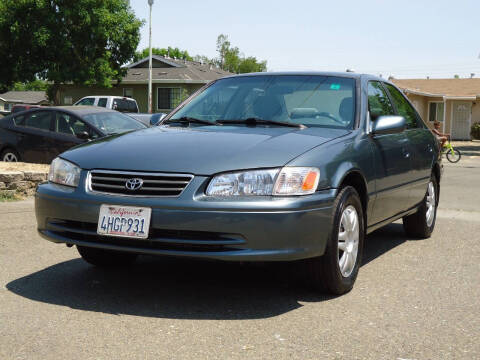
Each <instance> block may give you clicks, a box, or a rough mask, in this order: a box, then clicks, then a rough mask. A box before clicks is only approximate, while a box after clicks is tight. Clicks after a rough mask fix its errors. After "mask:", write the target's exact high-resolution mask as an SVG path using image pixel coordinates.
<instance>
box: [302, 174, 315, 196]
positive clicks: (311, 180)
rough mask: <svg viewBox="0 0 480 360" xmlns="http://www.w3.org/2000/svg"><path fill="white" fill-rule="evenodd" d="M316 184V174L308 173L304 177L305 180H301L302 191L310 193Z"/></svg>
mask: <svg viewBox="0 0 480 360" xmlns="http://www.w3.org/2000/svg"><path fill="white" fill-rule="evenodd" d="M316 183H317V173H316V172H313V171H310V172H309V173H308V174H307V176H306V177H305V180H303V184H302V190H303V191H310V190H312V189H313V188H314V187H315V184H316Z"/></svg>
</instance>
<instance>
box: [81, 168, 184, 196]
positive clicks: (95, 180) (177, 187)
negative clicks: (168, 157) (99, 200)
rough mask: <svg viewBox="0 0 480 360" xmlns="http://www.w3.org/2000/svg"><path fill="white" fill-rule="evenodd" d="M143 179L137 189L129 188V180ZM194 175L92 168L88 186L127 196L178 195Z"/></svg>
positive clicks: (91, 188) (96, 189) (104, 191)
mask: <svg viewBox="0 0 480 360" xmlns="http://www.w3.org/2000/svg"><path fill="white" fill-rule="evenodd" d="M131 179H141V180H142V182H143V184H142V186H141V187H140V188H139V189H137V190H129V189H127V187H126V184H127V181H128V180H131ZM192 179H193V175H190V174H165V173H162V174H161V173H143V172H124V171H107V170H92V171H90V173H89V176H88V180H87V186H88V190H89V191H93V192H100V193H109V194H118V195H127V196H178V195H180V194H181V193H182V191H183V190H184V189H185V188H186V187H187V185H188V184H189V183H190V181H191V180H192Z"/></svg>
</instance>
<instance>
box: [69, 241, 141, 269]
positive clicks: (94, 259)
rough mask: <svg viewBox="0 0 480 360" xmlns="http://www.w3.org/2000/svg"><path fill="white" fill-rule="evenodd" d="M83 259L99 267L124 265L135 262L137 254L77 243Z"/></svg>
mask: <svg viewBox="0 0 480 360" xmlns="http://www.w3.org/2000/svg"><path fill="white" fill-rule="evenodd" d="M77 250H78V253H79V254H80V256H81V257H82V259H83V260H85V261H86V262H88V263H89V264H92V265H95V266H100V267H111V266H122V265H123V266H125V265H131V264H133V263H134V262H135V259H136V258H137V254H132V253H128V252H122V251H114V250H107V249H99V248H93V247H86V246H80V245H77Z"/></svg>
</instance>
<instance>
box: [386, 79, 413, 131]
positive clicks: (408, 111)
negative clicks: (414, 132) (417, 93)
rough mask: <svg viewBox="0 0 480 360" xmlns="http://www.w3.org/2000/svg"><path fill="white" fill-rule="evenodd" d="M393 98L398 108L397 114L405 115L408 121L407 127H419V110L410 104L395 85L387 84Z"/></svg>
mask: <svg viewBox="0 0 480 360" xmlns="http://www.w3.org/2000/svg"><path fill="white" fill-rule="evenodd" d="M385 86H386V87H387V89H388V92H389V93H390V96H391V98H392V101H393V104H394V105H395V108H396V109H397V114H398V115H400V116H403V117H404V118H405V121H406V128H407V129H413V128H416V127H418V125H419V123H418V121H417V112H416V111H415V109H414V108H413V107H412V106H411V105H410V103H409V102H408V101H407V100H406V99H405V98H404V97H403V95H402V94H401V93H400V91H398V90H397V89H396V88H395V87H393V86H392V85H390V84H385Z"/></svg>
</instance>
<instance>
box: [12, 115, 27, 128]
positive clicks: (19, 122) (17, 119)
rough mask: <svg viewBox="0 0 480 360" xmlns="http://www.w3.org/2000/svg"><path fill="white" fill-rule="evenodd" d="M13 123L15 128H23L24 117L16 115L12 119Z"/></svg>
mask: <svg viewBox="0 0 480 360" xmlns="http://www.w3.org/2000/svg"><path fill="white" fill-rule="evenodd" d="M13 121H14V122H15V125H17V126H25V115H17V116H15V117H14V118H13Z"/></svg>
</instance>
